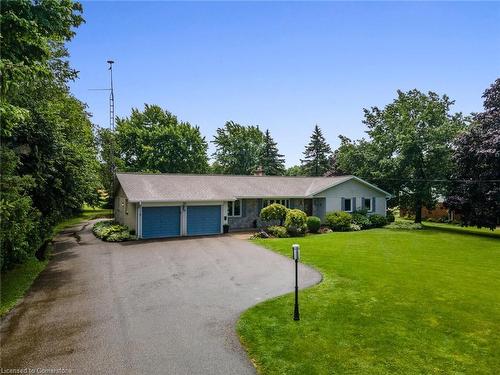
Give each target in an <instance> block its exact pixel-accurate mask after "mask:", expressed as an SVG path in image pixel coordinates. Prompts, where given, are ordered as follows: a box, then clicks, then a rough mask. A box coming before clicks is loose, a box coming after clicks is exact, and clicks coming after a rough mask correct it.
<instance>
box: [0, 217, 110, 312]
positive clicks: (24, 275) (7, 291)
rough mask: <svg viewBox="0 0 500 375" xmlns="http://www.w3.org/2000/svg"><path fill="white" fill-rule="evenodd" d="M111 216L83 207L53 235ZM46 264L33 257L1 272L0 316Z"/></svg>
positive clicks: (20, 296) (9, 307) (22, 293)
mask: <svg viewBox="0 0 500 375" xmlns="http://www.w3.org/2000/svg"><path fill="white" fill-rule="evenodd" d="M111 214H112V210H107V209H93V208H89V207H85V208H84V210H83V211H82V213H81V214H79V215H77V216H75V217H72V218H70V219H67V220H64V221H62V222H61V223H59V224H58V225H57V226H56V227H54V230H53V235H54V236H55V235H56V234H57V233H59V232H60V231H62V230H63V229H65V228H67V227H70V226H73V225H76V224H79V223H80V222H82V221H85V220H91V219H96V218H99V217H106V216H109V215H111ZM47 263H48V257H47V260H43V261H40V260H38V259H36V258H35V257H33V258H29V259H28V260H27V261H26V262H25V263H23V264H20V265H18V266H17V267H15V268H13V269H11V270H9V271H6V272H2V275H1V286H0V287H1V293H0V316H4V315H5V314H7V313H8V312H9V311H10V310H11V309H12V308H13V307H14V306H15V305H16V304H17V302H18V301H19V300H20V299H21V298H22V297H23V296H24V295H25V294H26V292H27V291H28V290H29V288H30V286H31V285H32V284H33V282H34V281H35V279H36V278H37V276H38V275H39V274H40V272H42V271H43V270H44V269H45V267H46V266H47Z"/></svg>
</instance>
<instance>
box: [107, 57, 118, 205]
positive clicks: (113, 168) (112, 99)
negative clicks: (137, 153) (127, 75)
mask: <svg viewBox="0 0 500 375" xmlns="http://www.w3.org/2000/svg"><path fill="white" fill-rule="evenodd" d="M107 63H108V64H109V78H110V88H109V129H110V130H111V142H110V145H109V151H110V154H111V176H112V179H113V183H112V185H111V186H112V189H113V191H112V192H111V195H112V196H113V197H114V194H115V177H116V163H115V152H114V143H115V137H114V136H115V92H114V89H113V64H114V61H113V60H108V61H107Z"/></svg>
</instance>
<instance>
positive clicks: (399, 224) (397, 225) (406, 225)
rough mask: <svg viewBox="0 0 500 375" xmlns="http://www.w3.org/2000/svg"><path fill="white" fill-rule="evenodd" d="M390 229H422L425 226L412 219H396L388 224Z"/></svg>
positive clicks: (387, 226)
mask: <svg viewBox="0 0 500 375" xmlns="http://www.w3.org/2000/svg"><path fill="white" fill-rule="evenodd" d="M386 228H388V229H403V230H420V229H424V226H423V225H422V224H420V223H412V222H411V221H395V222H394V223H390V224H389V225H386Z"/></svg>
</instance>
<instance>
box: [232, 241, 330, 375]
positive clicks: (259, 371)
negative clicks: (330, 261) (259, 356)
mask: <svg viewBox="0 0 500 375" xmlns="http://www.w3.org/2000/svg"><path fill="white" fill-rule="evenodd" d="M247 241H248V242H250V243H252V244H254V245H256V246H259V247H260V248H262V249H264V250H267V251H270V252H272V253H274V254H278V255H279V256H282V257H284V258H286V259H289V258H287V257H285V256H284V255H283V254H280V253H278V252H277V251H274V250H271V249H269V248H267V247H265V246H262V245H261V244H259V243H256V242H254V241H252V240H250V239H248V240H247ZM302 265H303V266H306V267H308V268H310V269H312V270H314V271H316V272H317V273H318V274H319V275H320V278H319V280H318V282H316V283H314V284H312V285H309V286H307V287H305V288H302V289H299V290H300V291H305V290H309V289H311V288H315V287H317V286H318V285H320V284H321V283H322V282H323V280H324V279H325V277H324V276H323V273H322V272H321V271H320V270H318V269H317V268H316V267H314V266H312V265H310V264H308V263H302ZM293 293H294V291H291V292H289V293H285V294H280V295H279V296H274V297H271V298H268V299H266V300H263V301H259V303H256V304H255V305H252V306H250V307H249V308H247V309H246V310H243V311H242V312H241V313H240V314H239V315H238V317H237V318H236V322H235V325H234V330H235V332H236V335H237V336H238V340H239V342H240V345H241V347H242V348H243V349H244V351H245V354H246V356H247V358H248V360H249V361H250V363H251V364H252V365H253V367H254V368H255V370H256V372H257V374H259V375H262V374H263V372H262V367H261V366H260V364H259V362H258V361H257V360H256V359H255V358H252V357H251V356H250V352H249V347H248V345H247V343H246V342H245V340H244V339H243V337H242V336H241V335H240V332H239V330H238V324H239V322H240V321H241V316H242V315H243V314H245V313H246V312H247V311H249V310H251V309H253V308H254V307H256V306H259V305H262V304H263V303H267V302H269V301H273V300H275V299H278V298H282V297H284V296H287V295H289V294H293Z"/></svg>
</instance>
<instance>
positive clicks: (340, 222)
mask: <svg viewBox="0 0 500 375" xmlns="http://www.w3.org/2000/svg"><path fill="white" fill-rule="evenodd" d="M325 221H326V224H327V225H328V226H329V227H330V228H331V229H332V230H334V231H340V232H343V231H348V230H349V229H350V228H351V223H352V216H351V214H349V213H348V212H345V211H335V212H328V213H327V214H326V216H325Z"/></svg>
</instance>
